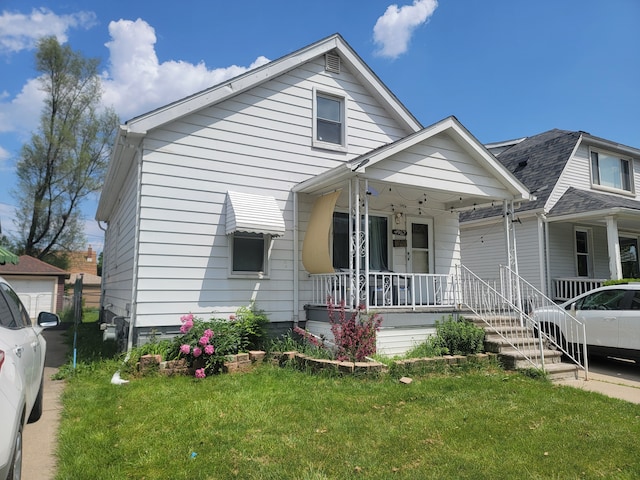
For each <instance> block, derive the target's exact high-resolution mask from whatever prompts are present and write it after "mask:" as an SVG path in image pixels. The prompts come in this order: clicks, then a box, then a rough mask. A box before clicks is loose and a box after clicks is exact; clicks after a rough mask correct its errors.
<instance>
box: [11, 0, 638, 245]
mask: <svg viewBox="0 0 640 480" xmlns="http://www.w3.org/2000/svg"><path fill="white" fill-rule="evenodd" d="M639 22H640V1H638V0H609V1H607V2H604V1H602V0H561V1H559V0H537V1H532V0H527V1H525V0H485V1H480V0H471V1H462V0H437V1H436V0H413V1H411V0H403V1H400V2H398V3H392V2H390V1H389V0H323V1H320V2H315V1H300V0H291V1H289V0H277V1H268V0H245V1H238V2H220V1H216V0H190V1H188V2H181V3H177V4H174V5H172V6H171V7H167V8H163V7H162V6H161V5H160V4H159V3H158V2H157V1H154V2H151V1H148V0H134V1H130V0H127V1H123V0H111V1H109V2H103V1H87V0H65V1H62V2H61V1H60V0H58V1H55V2H53V1H48V0H47V1H41V2H32V1H25V0H0V222H1V225H2V229H3V233H11V232H12V231H14V230H15V227H14V225H13V222H12V218H13V216H12V209H13V205H14V204H15V202H14V200H13V196H12V195H11V190H12V189H14V188H15V185H16V179H15V175H14V171H15V164H16V161H17V154H18V152H19V150H20V147H21V145H22V144H23V143H24V142H25V141H26V140H28V138H29V135H30V132H31V131H32V130H33V129H34V128H36V126H37V121H38V116H39V112H40V108H41V106H42V103H41V102H42V96H41V93H40V92H39V91H38V90H37V87H36V85H37V82H36V79H35V75H36V74H35V71H34V70H33V58H34V45H35V42H36V41H37V38H38V37H40V36H43V35H56V36H57V37H58V39H59V40H60V41H61V42H67V43H68V44H69V45H71V47H72V48H73V49H75V50H81V51H82V52H83V53H84V54H85V55H86V56H90V57H98V58H100V59H101V60H102V65H101V72H102V77H103V87H104V96H103V99H102V100H103V102H104V103H105V104H109V105H112V106H114V107H115V109H116V112H117V113H118V114H119V115H120V118H121V120H122V121H123V122H124V121H126V120H128V119H130V118H132V117H134V116H136V115H139V114H141V113H144V112H147V111H149V110H151V109H153V108H155V107H158V106H160V105H163V104H166V103H168V102H170V101H173V100H176V99H178V98H181V97H184V96H186V95H188V94H190V93H193V92H196V91H200V90H203V89H205V88H207V87H209V86H211V85H214V84H216V83H218V82H220V81H223V80H225V79H226V78H229V77H230V76H234V75H237V74H240V73H242V72H244V71H246V70H247V69H248V68H250V67H252V66H257V65H261V64H263V63H264V62H266V61H267V60H273V59H276V58H279V57H281V56H283V55H286V54H288V53H290V52H292V51H294V50H297V49H299V48H302V47H304V46H306V45H308V44H310V43H313V42H315V41H317V40H320V39H322V38H324V37H326V36H328V35H331V34H333V33H340V34H341V35H342V36H343V37H344V38H345V40H346V41H347V42H349V44H350V45H351V46H352V47H353V48H354V49H355V50H356V52H358V54H359V55H360V56H361V57H362V58H363V59H364V61H365V62H366V63H367V64H368V65H369V66H370V67H371V68H372V69H373V71H374V72H375V73H376V74H377V75H378V76H379V77H380V79H381V80H382V81H383V82H384V83H385V84H386V85H387V86H388V87H389V88H390V89H391V90H392V91H393V92H394V93H395V94H396V96H397V97H398V98H399V99H400V101H402V102H403V103H404V104H405V106H406V107H407V108H408V109H409V110H410V111H411V112H412V113H413V114H414V115H415V116H416V117H417V119H418V120H419V121H420V122H421V123H422V124H423V125H425V126H427V125H430V124H432V123H434V122H437V121H438V120H441V119H442V118H444V117H447V116H449V115H455V116H456V117H457V118H458V119H459V120H460V121H461V122H462V123H463V124H464V125H465V126H466V127H467V128H468V129H469V130H470V131H471V133H472V134H474V135H475V136H476V137H477V138H478V139H479V140H480V141H481V142H483V143H490V142H495V141H500V140H508V139H513V138H520V137H524V136H529V135H534V134H537V133H540V132H543V131H546V130H549V129H552V128H561V129H567V130H583V131H586V132H589V133H591V134H592V135H597V136H600V137H604V138H606V139H609V140H613V141H616V142H619V143H622V144H625V145H629V146H632V147H637V148H640V35H638V33H637V26H638V24H639ZM96 205H97V198H96V199H93V200H91V201H89V202H87V203H86V204H85V205H84V208H83V212H84V215H85V217H86V220H87V222H86V233H87V240H88V244H90V245H92V246H93V248H94V249H96V250H98V251H101V248H102V233H101V231H100V229H99V228H98V225H97V223H96V222H95V221H94V220H93V217H94V214H95V208H96Z"/></svg>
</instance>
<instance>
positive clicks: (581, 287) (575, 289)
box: [553, 277, 606, 302]
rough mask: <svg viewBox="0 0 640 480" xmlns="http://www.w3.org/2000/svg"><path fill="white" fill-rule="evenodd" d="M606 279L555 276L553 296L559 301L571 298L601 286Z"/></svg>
mask: <svg viewBox="0 0 640 480" xmlns="http://www.w3.org/2000/svg"><path fill="white" fill-rule="evenodd" d="M605 281H606V280H605V279H602V278H584V277H576V278H554V279H553V298H554V300H556V301H559V302H564V301H567V300H571V299H572V298H574V297H576V296H578V295H582V294H583V293H585V292H588V291H589V290H593V289H594V288H598V287H601V286H602V284H603V283H604V282H605Z"/></svg>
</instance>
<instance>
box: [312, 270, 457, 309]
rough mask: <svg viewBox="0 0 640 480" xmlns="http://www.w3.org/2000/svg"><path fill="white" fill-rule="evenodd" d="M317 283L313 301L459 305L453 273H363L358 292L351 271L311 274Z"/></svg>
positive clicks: (379, 305)
mask: <svg viewBox="0 0 640 480" xmlns="http://www.w3.org/2000/svg"><path fill="white" fill-rule="evenodd" d="M310 277H311V280H312V285H313V291H312V299H311V302H310V304H311V305H317V306H326V305H327V299H329V298H330V299H331V300H332V301H333V302H334V303H335V304H339V303H340V302H342V301H344V303H345V305H356V303H357V304H360V305H365V306H366V307H368V308H367V309H369V308H375V309H376V310H378V309H389V308H410V309H412V310H415V309H416V308H417V307H423V306H431V307H434V306H435V307H453V306H454V305H455V304H456V301H455V299H456V294H455V282H454V279H453V277H452V276H451V275H434V274H427V273H393V272H370V273H369V276H368V278H366V277H367V276H366V275H364V274H362V275H361V279H360V280H361V281H360V290H359V292H358V294H355V287H354V285H355V283H356V282H355V275H352V274H350V273H349V272H336V273H331V274H312V275H310Z"/></svg>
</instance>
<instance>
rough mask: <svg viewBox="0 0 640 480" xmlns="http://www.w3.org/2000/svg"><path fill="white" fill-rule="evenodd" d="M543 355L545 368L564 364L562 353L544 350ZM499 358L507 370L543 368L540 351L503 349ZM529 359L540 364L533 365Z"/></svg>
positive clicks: (499, 353)
mask: <svg viewBox="0 0 640 480" xmlns="http://www.w3.org/2000/svg"><path fill="white" fill-rule="evenodd" d="M543 353H544V364H545V368H547V367H549V366H551V365H553V364H559V363H561V362H562V353H561V352H558V351H557V350H544V351H543ZM498 358H499V359H500V361H501V362H502V365H503V366H504V368H506V369H507V370H518V369H520V368H541V366H542V365H541V364H540V350H538V349H530V350H522V349H520V350H517V349H515V348H513V347H509V348H503V349H502V350H501V351H500V352H498ZM528 359H533V361H534V362H538V364H537V365H533V364H532V363H531V361H529V360H528Z"/></svg>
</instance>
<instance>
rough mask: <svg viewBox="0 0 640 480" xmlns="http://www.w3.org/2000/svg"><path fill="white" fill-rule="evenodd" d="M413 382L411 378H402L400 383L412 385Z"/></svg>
mask: <svg viewBox="0 0 640 480" xmlns="http://www.w3.org/2000/svg"><path fill="white" fill-rule="evenodd" d="M411 382H413V379H412V378H409V377H402V378H401V379H400V383H404V384H406V385H408V384H410V383H411Z"/></svg>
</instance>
